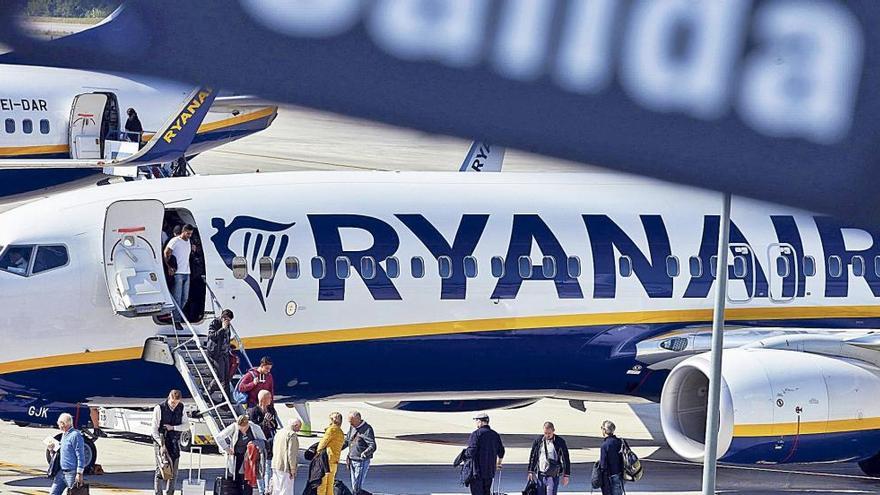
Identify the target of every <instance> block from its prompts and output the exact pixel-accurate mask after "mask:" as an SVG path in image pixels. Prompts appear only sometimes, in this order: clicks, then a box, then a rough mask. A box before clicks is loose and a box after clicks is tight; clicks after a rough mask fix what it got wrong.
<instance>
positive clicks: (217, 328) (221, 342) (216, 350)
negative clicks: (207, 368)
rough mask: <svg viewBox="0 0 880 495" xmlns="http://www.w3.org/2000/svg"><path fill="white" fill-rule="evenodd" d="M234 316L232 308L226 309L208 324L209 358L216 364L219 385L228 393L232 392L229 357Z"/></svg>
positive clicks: (213, 364) (212, 363) (215, 369)
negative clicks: (231, 326) (230, 389)
mask: <svg viewBox="0 0 880 495" xmlns="http://www.w3.org/2000/svg"><path fill="white" fill-rule="evenodd" d="M233 318H235V315H234V314H233V313H232V310H231V309H224V310H223V311H222V312H221V313H220V317H219V318H214V319H213V320H212V321H211V324H210V325H208V342H207V345H206V347H207V351H208V358H209V359H210V360H211V365H212V366H214V371H216V372H217V378H218V379H219V380H220V383H219V387H220V389H221V390H223V391H224V392H226V393H227V394H229V392H230V391H229V381H230V380H231V378H232V376H231V375H230V371H231V370H230V366H229V358H230V350H231V345H232V344H231V338H232V329H231V328H230V325H232V319H233Z"/></svg>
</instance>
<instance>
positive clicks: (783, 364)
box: [660, 349, 880, 464]
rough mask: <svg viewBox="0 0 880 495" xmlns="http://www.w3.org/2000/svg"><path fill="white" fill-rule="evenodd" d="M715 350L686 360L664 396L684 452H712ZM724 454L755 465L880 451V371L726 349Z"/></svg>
mask: <svg viewBox="0 0 880 495" xmlns="http://www.w3.org/2000/svg"><path fill="white" fill-rule="evenodd" d="M710 370H711V362H710V358H709V353H706V354H700V355H697V356H693V357H691V358H688V359H686V360H685V361H682V362H681V363H679V364H678V365H677V366H676V367H675V368H673V369H672V371H671V372H670V373H669V377H668V378H667V379H666V383H665V384H664V386H663V392H662V395H661V399H660V421H661V424H662V426H663V433H664V435H665V436H666V441H667V442H668V443H669V446H670V447H671V448H672V450H674V451H675V452H676V453H677V454H678V455H680V456H682V457H684V458H685V459H688V460H691V461H701V460H702V459H703V455H704V451H705V445H704V441H705V434H706V410H707V404H708V390H709V378H708V377H709V374H710ZM720 412H721V419H720V425H719V438H718V457H719V459H720V460H722V461H727V462H734V463H742V464H752V463H788V462H831V461H852V460H861V459H865V458H868V457H871V456H873V455H874V454H876V453H877V452H878V451H880V370H878V369H877V368H875V367H873V366H870V365H866V364H864V363H861V362H858V361H852V360H847V359H839V358H833V357H827V356H822V355H818V354H808V353H805V352H795V351H784V350H772V349H730V350H725V351H724V361H723V369H722V383H721V410H720Z"/></svg>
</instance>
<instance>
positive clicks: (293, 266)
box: [284, 256, 299, 278]
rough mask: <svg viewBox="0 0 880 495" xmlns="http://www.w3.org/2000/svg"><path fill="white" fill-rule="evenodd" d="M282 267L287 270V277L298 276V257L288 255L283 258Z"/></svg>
mask: <svg viewBox="0 0 880 495" xmlns="http://www.w3.org/2000/svg"><path fill="white" fill-rule="evenodd" d="M284 269H285V271H286V272H287V278H299V258H297V257H296V256H288V257H287V259H286V260H284Z"/></svg>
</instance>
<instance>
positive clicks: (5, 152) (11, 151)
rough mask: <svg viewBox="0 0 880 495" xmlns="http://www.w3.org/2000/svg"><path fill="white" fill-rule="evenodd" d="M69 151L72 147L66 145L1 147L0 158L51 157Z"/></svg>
mask: <svg viewBox="0 0 880 495" xmlns="http://www.w3.org/2000/svg"><path fill="white" fill-rule="evenodd" d="M69 151H70V147H69V146H67V145H66V144H53V145H45V146H2V147H0V156H23V155H49V154H56V153H68V152H69Z"/></svg>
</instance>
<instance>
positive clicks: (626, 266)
mask: <svg viewBox="0 0 880 495" xmlns="http://www.w3.org/2000/svg"><path fill="white" fill-rule="evenodd" d="M617 265H618V268H620V276H621V277H629V276H630V275H632V273H633V267H632V260H631V259H630V258H629V256H625V255H624V256H621V257H620V259H619V260H617Z"/></svg>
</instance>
